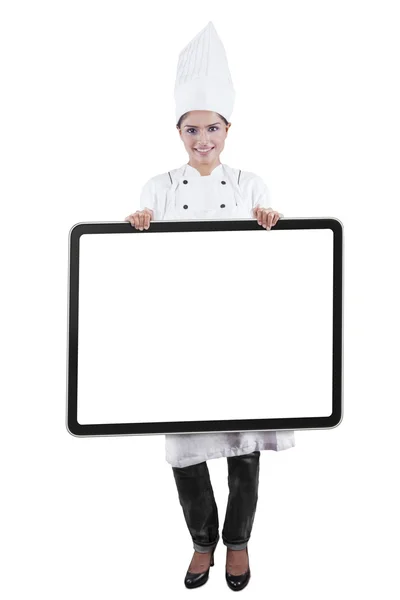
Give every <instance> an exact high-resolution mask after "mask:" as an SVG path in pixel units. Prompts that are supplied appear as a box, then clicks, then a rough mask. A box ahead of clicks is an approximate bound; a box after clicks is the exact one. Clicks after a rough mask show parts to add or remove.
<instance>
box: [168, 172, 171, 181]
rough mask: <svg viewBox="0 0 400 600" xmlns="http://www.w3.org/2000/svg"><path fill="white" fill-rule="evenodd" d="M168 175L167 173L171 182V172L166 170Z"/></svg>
mask: <svg viewBox="0 0 400 600" xmlns="http://www.w3.org/2000/svg"><path fill="white" fill-rule="evenodd" d="M168 175H169V178H170V180H171V183H172V177H171V173H170V172H169V171H168Z"/></svg>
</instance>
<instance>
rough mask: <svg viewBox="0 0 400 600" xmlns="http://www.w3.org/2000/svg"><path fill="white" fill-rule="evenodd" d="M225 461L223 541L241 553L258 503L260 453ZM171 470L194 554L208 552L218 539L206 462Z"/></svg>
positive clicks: (212, 495) (214, 503) (230, 458)
mask: <svg viewBox="0 0 400 600" xmlns="http://www.w3.org/2000/svg"><path fill="white" fill-rule="evenodd" d="M227 462H228V486H229V497H228V504H227V508H226V515H225V522H224V526H223V529H222V541H223V543H224V545H225V546H227V547H228V548H231V549H232V550H244V549H245V548H246V546H247V542H248V540H249V539H250V535H251V530H252V527H253V521H254V515H255V511H256V506H257V500H258V481H259V471H260V452H259V451H258V450H256V451H255V452H251V453H250V454H243V455H242V456H232V457H228V458H227ZM172 470H173V473H174V477H175V481H176V486H177V489H178V496H179V502H180V504H181V506H182V509H183V514H184V517H185V520H186V524H187V526H188V529H189V532H190V535H191V536H192V540H193V547H194V549H195V550H197V552H210V551H211V550H212V549H213V548H214V546H216V545H217V543H218V540H219V521H218V509H217V505H216V502H215V498H214V492H213V489H212V485H211V480H210V474H209V471H208V467H207V463H206V462H202V463H199V464H197V465H192V466H190V467H182V468H181V467H172Z"/></svg>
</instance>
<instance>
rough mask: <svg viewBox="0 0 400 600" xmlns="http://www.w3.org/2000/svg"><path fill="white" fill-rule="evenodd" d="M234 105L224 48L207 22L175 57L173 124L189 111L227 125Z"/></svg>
mask: <svg viewBox="0 0 400 600" xmlns="http://www.w3.org/2000/svg"><path fill="white" fill-rule="evenodd" d="M234 101H235V90H234V88H233V84H232V78H231V74H230V72H229V67H228V61H227V58H226V53H225V48H224V46H223V44H222V42H221V40H220V38H219V37H218V34H217V32H216V29H215V27H214V25H213V23H212V22H211V21H210V22H209V23H208V25H206V27H204V29H202V30H201V31H200V33H198V34H197V35H196V36H195V37H194V38H193V39H192V41H191V42H189V44H188V45H187V46H185V48H184V49H183V50H182V51H181V53H180V54H179V59H178V68H177V74H176V82H175V105H176V122H178V121H179V119H180V117H181V116H182V115H183V114H185V113H186V112H189V111H191V110H211V111H214V112H217V113H219V114H220V115H222V116H223V117H225V119H226V120H227V121H229V120H230V117H231V114H232V111H233V104H234Z"/></svg>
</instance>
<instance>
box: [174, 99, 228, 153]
mask: <svg viewBox="0 0 400 600" xmlns="http://www.w3.org/2000/svg"><path fill="white" fill-rule="evenodd" d="M230 125H231V124H230V123H229V124H228V125H225V122H224V121H223V120H222V119H221V117H220V116H218V115H217V113H215V112H212V111H210V110H193V111H191V112H190V113H188V114H187V115H186V117H185V119H184V120H183V121H182V123H181V129H180V130H179V134H180V136H181V139H182V141H183V143H184V145H185V148H186V152H187V153H188V154H189V158H190V159H192V161H193V162H194V163H199V164H203V165H207V164H214V163H215V162H218V161H219V155H220V154H221V152H222V150H223V149H224V146H225V139H226V136H227V135H228V129H229V127H230Z"/></svg>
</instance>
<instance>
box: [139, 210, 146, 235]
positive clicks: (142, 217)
mask: <svg viewBox="0 0 400 600" xmlns="http://www.w3.org/2000/svg"><path fill="white" fill-rule="evenodd" d="M144 216H145V213H144V212H143V211H142V212H140V213H139V223H140V225H139V229H140V231H143V227H144Z"/></svg>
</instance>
